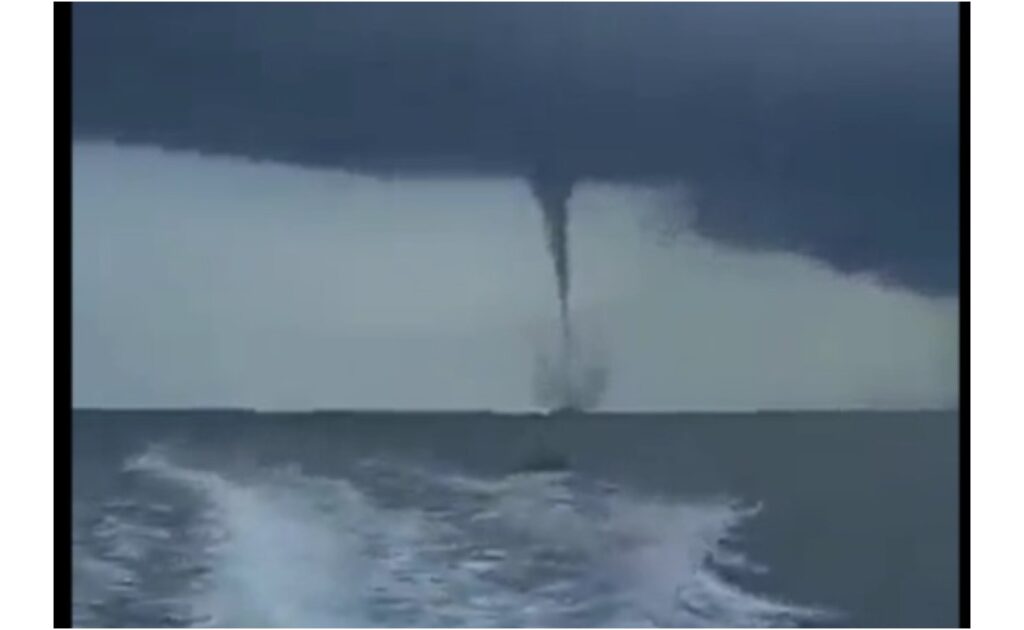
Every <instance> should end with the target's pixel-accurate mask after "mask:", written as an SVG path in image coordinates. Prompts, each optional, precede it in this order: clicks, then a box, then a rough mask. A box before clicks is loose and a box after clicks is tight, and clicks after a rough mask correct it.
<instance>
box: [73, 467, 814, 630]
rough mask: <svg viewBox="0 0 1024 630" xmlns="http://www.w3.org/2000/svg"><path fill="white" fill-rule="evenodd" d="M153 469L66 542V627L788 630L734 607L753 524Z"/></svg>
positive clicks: (566, 475) (739, 510)
mask: <svg viewBox="0 0 1024 630" xmlns="http://www.w3.org/2000/svg"><path fill="white" fill-rule="evenodd" d="M185 461H186V458H185V457H183V456H180V455H172V454H170V453H168V452H164V451H161V450H159V449H150V450H148V451H146V452H144V453H142V454H140V455H138V456H136V457H134V458H132V459H131V460H130V461H128V462H127V463H126V464H125V466H124V470H123V476H124V478H125V483H124V495H125V496H123V497H118V498H116V499H111V500H108V501H107V502H106V503H105V504H103V505H102V506H100V508H99V509H98V510H96V511H95V513H94V514H93V516H92V517H91V518H89V519H84V520H83V522H82V523H81V524H80V525H79V528H78V529H79V531H77V532H76V541H75V552H74V557H73V559H74V563H75V585H74V586H75V625H78V626H126V625H132V626H167V625H176V626H249V627H254V626H255V627H261V626H262V627H272V626H302V627H325V626H335V627H337V626H392V627H396V626H398V627H400V626H419V627H431V626H476V627H482V626H533V627H538V626H541V627H544V626H549V627H550V626H620V627H622V626H630V627H638V626H639V627H644V626H646V627H650V626H719V627H721V626H733V627H734V626H744V627H751V626H794V625H801V624H807V623H811V622H813V621H814V620H816V619H821V618H822V615H823V614H824V613H823V611H820V610H816V609H813V608H808V607H804V606H797V605H793V604H790V603H786V602H784V601H780V600H777V599H773V598H769V597H766V596H763V595H759V594H755V593H752V592H748V591H747V590H744V589H743V588H741V587H740V586H739V585H737V584H736V583H735V579H730V578H729V577H728V576H737V575H743V574H753V573H757V572H759V571H763V570H764V569H763V568H762V567H759V566H757V565H755V564H754V563H752V562H750V561H749V560H748V559H747V558H745V557H744V556H743V555H742V554H741V553H739V552H738V551H737V549H736V546H737V540H736V536H737V532H738V529H739V528H740V526H741V525H742V524H743V523H744V522H746V521H748V520H749V519H751V518H753V517H754V516H756V514H757V512H758V508H757V507H750V506H744V505H742V504H739V503H738V502H735V501H732V500H724V499H723V500H709V501H706V502H691V503H678V502H677V503H672V502H668V501H665V500H661V499H657V498H651V497H641V496H639V495H637V494H635V493H633V492H631V491H629V490H627V489H625V488H623V487H619V486H616V485H612V484H608V483H604V482H600V481H597V480H593V479H588V478H584V477H583V476H581V475H580V474H578V473H574V472H569V471H558V472H532V473H522V474H514V475H510V476H506V477H503V478H478V477H471V476H467V475H463V474H452V473H448V472H441V471H437V470H430V469H426V468H423V467H417V466H412V465H408V464H403V463H396V462H388V461H381V460H373V461H365V462H361V463H359V464H358V465H355V466H354V467H353V468H352V470H351V472H350V473H348V474H346V475H345V477H344V478H329V477H320V476H315V475H310V474H306V473H304V472H303V471H302V470H301V468H299V467H298V466H292V467H283V468H274V469H265V468H259V467H256V466H251V467H249V468H248V469H246V468H244V467H238V468H237V469H233V470H230V471H225V470H211V469H204V468H200V467H193V466H190V465H187V464H185V463H184V462H185Z"/></svg>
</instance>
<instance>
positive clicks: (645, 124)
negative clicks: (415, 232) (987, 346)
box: [73, 3, 959, 293]
mask: <svg viewBox="0 0 1024 630" xmlns="http://www.w3.org/2000/svg"><path fill="white" fill-rule="evenodd" d="M956 11H957V8H956V6H955V5H951V4H942V5H938V4H913V5H909V4H907V5H904V4H874V3H872V4H857V5H852V4H850V5H843V4H828V5H825V4H821V5H819V4H792V5H752V4H743V5H736V4H728V5H725V4H722V5H693V4H686V5H682V4H648V5H634V4H630V5H624V4H571V5H569V4H565V5H558V4H546V3H545V4H529V5H527V4H501V5H498V4H490V3H488V4H486V5H484V4H480V5H472V4H461V3H460V4H458V5H455V4H452V5H426V6H424V5H419V4H417V5H402V4H373V5H358V4H348V3H346V4H333V5H294V4H289V5H287V6H285V5H276V4H261V5H237V4H231V5H228V4H224V5H208V4H203V5H116V6H115V5H76V6H75V10H74V77H73V80H74V89H73V98H74V129H75V134H76V136H77V137H80V138H104V139H114V140H118V141H122V142H143V143H151V144H158V145H161V146H165V147H180V148H189V149H194V150H199V151H203V152H206V153H227V154H235V155H239V156H246V157H249V158H252V159H261V160H263V159H265V160H274V161H281V162H289V163H294V164H298V165H306V166H322V167H344V168H349V169H354V170H372V171H377V172H381V173H393V174H401V173H402V172H411V171H414V170H417V171H418V170H423V169H430V168H435V169H443V170H452V171H460V172H481V173H483V172H504V173H512V174H524V175H525V174H527V173H530V172H533V171H534V169H536V168H537V167H538V165H546V164H552V163H553V164H557V165H558V168H559V169H562V170H563V171H566V172H570V173H572V174H573V175H574V176H575V177H580V178H594V179H602V180H608V181H650V180H655V181H658V180H670V181H682V182H685V183H687V184H688V185H689V186H690V187H691V188H692V190H693V191H694V194H695V195H696V201H697V207H698V208H699V213H698V215H697V218H696V223H695V226H696V228H697V229H698V230H699V231H701V232H703V233H705V234H708V235H711V236H713V237H716V238H719V239H724V240H727V241H732V242H737V243H741V244H745V245H748V246H755V247H772V248H785V249H791V250H796V251H800V252H803V253H808V254H811V255H814V256H816V257H818V258H820V259H822V260H825V261H827V262H829V263H830V264H832V265H834V266H836V267H837V268H840V269H843V270H847V271H868V272H873V273H876V274H878V275H880V276H882V277H886V278H889V279H892V280H894V281H898V282H901V283H904V284H907V285H909V286H912V287H914V288H916V289H918V290H921V291H926V292H938V293H955V292H956V291H957V287H958V275H957V273H958V272H957V270H958V264H957V241H958V231H957V230H958V227H957V226H958V188H957V186H958V183H957V180H958V151H959V149H958V144H957V138H958V130H957V118H958V111H957V92H958V82H957V81H958V79H957V56H958V51H957V14H956Z"/></svg>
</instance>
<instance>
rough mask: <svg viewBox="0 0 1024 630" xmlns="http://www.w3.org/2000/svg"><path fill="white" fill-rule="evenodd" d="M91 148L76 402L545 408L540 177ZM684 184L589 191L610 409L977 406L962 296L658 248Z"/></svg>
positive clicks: (813, 266)
mask: <svg viewBox="0 0 1024 630" xmlns="http://www.w3.org/2000/svg"><path fill="white" fill-rule="evenodd" d="M74 160H75V162H74V163H75V169H74V187H73V203H74V212H75V220H74V224H73V230H74V231H73V238H74V258H73V264H74V283H73V290H74V299H73V305H74V320H73V321H74V353H73V369H74V374H73V377H74V402H75V404H76V405H78V406H117V407H126V406H127V407H132V406H172V407H173V406H241V407H255V408H260V409H310V408H338V407H341V408H401V409H407V408H414V409H422V408H427V409H431V408H434V409H436V408H445V409H451V408H456V409H494V410H509V411H521V410H530V409H536V408H537V407H538V400H537V397H536V392H535V391H534V385H533V383H534V377H535V375H536V366H537V359H538V356H542V355H543V353H544V352H545V350H546V349H547V348H550V347H551V345H552V341H553V338H554V335H555V333H556V330H557V320H556V318H557V312H558V311H557V306H556V301H555V281H554V278H553V273H552V270H551V263H550V260H549V259H548V257H547V254H546V251H545V247H546V245H545V241H544V236H543V227H542V220H541V214H540V212H539V211H538V210H537V208H536V206H535V203H536V202H535V201H534V199H533V197H532V196H531V194H530V191H529V188H528V186H527V185H526V183H525V182H523V181H522V180H520V179H515V178H508V177H503V178H497V177H493V178H471V179H465V180H456V179H448V178H444V179H442V178H420V179H411V178H410V179H401V180H398V181H393V180H384V179H379V178H373V177H368V176H365V175H354V174H351V173H345V172H342V171H327V170H309V169H303V168H297V167H289V166H281V165H275V164H257V163H253V162H249V161H245V160H241V159H238V158H228V157H218V158H212V157H207V156H202V155H200V154H198V153H194V152H191V153H190V152H180V151H179V152H168V151H164V150H159V149H153V148H125V147H119V146H117V145H114V144H109V143H106V144H105V143H78V144H76V145H75V149H74ZM673 192H674V191H669V193H666V192H665V191H662V190H659V189H656V188H650V187H646V188H644V187H637V186H633V187H628V186H624V185H608V184H603V185H602V184H590V185H584V186H581V187H580V189H579V190H577V191H576V193H575V194H574V197H573V199H572V201H571V205H570V212H571V213H572V215H573V222H572V224H571V227H570V229H571V234H570V240H571V243H572V248H571V255H572V257H573V273H574V278H573V281H574V286H573V291H574V293H573V297H572V299H573V317H574V318H575V323H576V325H577V327H578V328H579V330H580V335H581V336H582V338H583V340H584V343H585V346H586V347H587V348H588V351H589V352H591V353H597V354H599V356H598V357H596V360H600V361H602V362H603V363H604V364H606V365H607V368H608V370H609V385H608V390H607V392H606V393H605V396H604V399H603V403H602V408H604V409H623V410H627V409H628V410H652V411H654V410H678V409H701V410H749V409H766V408H787V409H789V408H850V407H856V408H865V407H868V408H878V407H882V408H921V407H928V408H933V407H951V406H955V402H956V395H957V365H958V363H957V361H958V356H957V346H958V341H957V325H958V304H957V300H956V299H955V298H952V297H949V296H929V295H922V294H918V293H914V292H911V291H907V290H905V289H902V288H899V287H892V286H886V285H883V284H881V283H879V282H877V280H876V279H875V278H873V277H871V276H869V275H849V274H843V273H840V272H837V271H835V270H834V269H832V268H830V267H829V266H827V265H824V264H822V263H820V262H818V261H816V260H814V259H812V258H809V257H806V256H802V255H798V254H792V253H780V252H750V251H747V250H743V249H738V248H733V247H731V246H727V245H722V244H720V243H716V242H714V241H712V240H710V239H706V238H703V237H701V236H699V235H697V234H695V233H693V232H692V231H690V230H687V229H685V228H684V229H683V230H682V232H681V233H680V234H678V235H676V236H674V237H673V238H671V239H665V238H659V237H658V236H659V235H660V234H662V232H661V231H660V230H658V229H657V226H658V225H659V224H660V222H661V221H663V220H664V219H665V211H664V208H665V203H666V201H665V200H666V197H669V198H671V197H672V194H670V193H673ZM652 226H653V227H652Z"/></svg>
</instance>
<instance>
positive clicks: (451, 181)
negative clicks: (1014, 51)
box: [73, 3, 959, 409]
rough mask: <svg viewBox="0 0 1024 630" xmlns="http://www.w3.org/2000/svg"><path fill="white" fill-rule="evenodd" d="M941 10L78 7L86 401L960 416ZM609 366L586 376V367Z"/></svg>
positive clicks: (951, 152) (76, 112) (952, 148)
mask: <svg viewBox="0 0 1024 630" xmlns="http://www.w3.org/2000/svg"><path fill="white" fill-rule="evenodd" d="M957 54H958V51H957V17H956V7H955V6H953V5H950V4H943V5H938V4H920V3H915V4H875V3H868V4H857V5H841V4H840V5H836V4H830V5H816V4H806V3H801V4H793V5H760V6H757V5H734V4H730V5H682V4H657V5H654V4H648V5H621V4H601V5H597V4H592V5H587V4H572V5H561V6H559V5H550V4H547V3H545V4H543V5H542V4H529V5H525V4H524V5H514V4H506V5H490V4H488V5H471V4H461V3H460V4H459V5H436V6H432V7H423V6H411V5H387V4H375V5H347V4H341V5H317V6H314V5H289V6H284V5H259V6H254V5H226V4H223V5H209V4H207V5H97V4H91V5H76V6H75V7H74V43H73V55H74V56H73V123H74V135H75V145H74V190H73V204H74V238H75V241H74V248H75V250H74V264H75V268H74V291H75V294H74V335H75V337H74V369H75V374H74V376H75V389H74V391H75V395H74V400H75V404H76V405H90V406H100V405H102V406H126V405H128V406H134V405H146V406H155V405H159V406H182V405H185V406H195V405H240V406H255V407H260V408H310V407H392V408H395V407H398V408H420V407H445V408H451V407H463V408H481V407H484V408H494V409H521V408H528V407H530V406H532V405H535V404H536V402H535V396H534V394H533V393H532V391H531V389H532V385H531V382H532V380H531V379H532V378H533V376H534V375H535V372H536V365H537V362H538V356H539V355H542V354H543V353H544V351H545V348H547V347H549V346H550V342H551V336H552V335H553V334H554V332H553V331H554V329H555V322H554V317H555V316H556V315H557V308H556V305H555V302H554V280H553V278H552V271H551V263H550V260H549V259H548V257H547V252H546V251H545V245H544V236H543V227H542V224H541V215H540V212H539V210H538V208H537V203H536V200H535V199H534V198H533V197H532V196H531V193H530V190H531V186H530V177H531V173H535V172H538V169H541V170H543V169H548V170H549V171H550V170H552V169H553V170H555V171H557V172H559V173H561V174H563V176H564V177H565V178H567V180H568V181H571V183H573V184H574V187H573V194H572V197H571V199H570V202H569V204H570V223H571V225H570V243H571V245H570V256H571V258H572V274H573V278H572V283H573V289H572V290H573V295H572V302H573V309H574V317H575V318H576V320H577V325H578V326H579V328H580V330H581V331H583V332H582V333H581V334H582V335H583V336H584V338H585V339H586V348H588V352H591V353H594V354H595V357H592V358H593V360H595V361H600V362H601V363H604V364H607V367H608V369H609V385H608V391H607V392H606V395H605V397H604V402H603V406H604V407H605V408H638V409H670V408H671V409H679V408H700V409H733V408H739V409H749V408H778V407H788V408H793V407H814V408H821V407H827V408H833V407H851V406H852V407H865V406H867V407H922V406H924V407H950V406H955V404H956V399H957V382H956V381H957V369H958V357H957V344H958V342H957V326H958V292H959V277H958V268H959V264H958V249H957V242H958V239H959V232H958V212H959V207H958V188H957V179H958V150H959V149H958V145H957V134H958V131H957V116H958V111H957V94H958V82H957V81H958V80H957V73H958V70H957ZM598 355H599V356H598Z"/></svg>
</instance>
